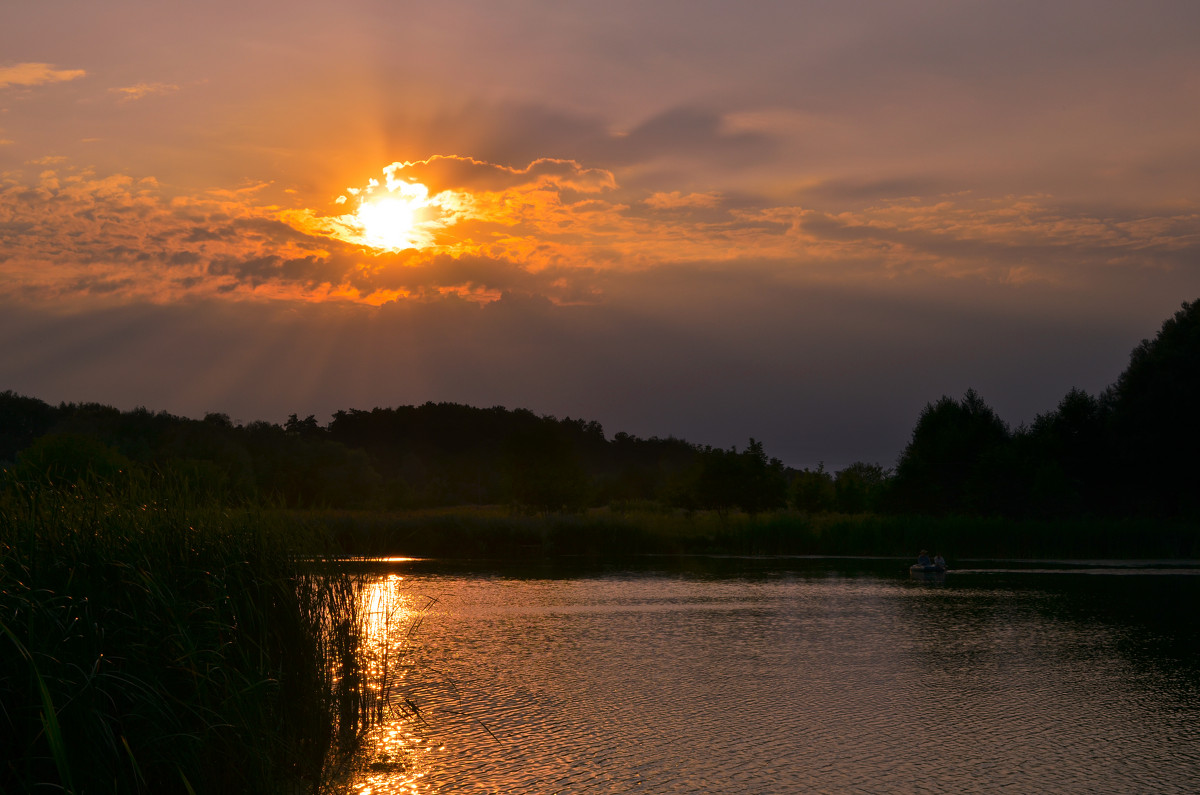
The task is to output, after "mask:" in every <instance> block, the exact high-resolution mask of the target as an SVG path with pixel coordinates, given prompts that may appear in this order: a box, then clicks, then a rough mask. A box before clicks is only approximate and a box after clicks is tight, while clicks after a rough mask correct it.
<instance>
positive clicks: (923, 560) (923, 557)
mask: <svg viewBox="0 0 1200 795" xmlns="http://www.w3.org/2000/svg"><path fill="white" fill-rule="evenodd" d="M917 565H918V566H932V565H933V561H932V560H930V559H929V550H927V549H922V550H921V554H920V556H918V557H917Z"/></svg>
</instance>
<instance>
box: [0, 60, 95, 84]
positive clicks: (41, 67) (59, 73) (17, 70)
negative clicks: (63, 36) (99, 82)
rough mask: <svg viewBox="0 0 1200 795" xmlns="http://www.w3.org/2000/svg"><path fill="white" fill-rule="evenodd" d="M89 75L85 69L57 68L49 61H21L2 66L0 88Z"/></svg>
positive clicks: (62, 81) (64, 80)
mask: <svg viewBox="0 0 1200 795" xmlns="http://www.w3.org/2000/svg"><path fill="white" fill-rule="evenodd" d="M86 75H87V72H86V71H84V70H83V69H55V68H54V65H53V64H48V63H32V62H30V63H19V64H14V65H13V66H0V88H7V87H9V86H40V85H45V84H47V83H65V82H67V81H69V80H76V79H78V78H80V77H84V76H86Z"/></svg>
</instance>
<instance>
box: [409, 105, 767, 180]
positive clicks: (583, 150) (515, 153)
mask: <svg viewBox="0 0 1200 795" xmlns="http://www.w3.org/2000/svg"><path fill="white" fill-rule="evenodd" d="M393 124H394V125H395V127H396V129H397V135H396V138H395V146H396V148H397V149H399V150H405V151H413V150H414V149H415V150H418V151H420V150H421V147H425V149H424V151H430V152H439V153H444V152H446V151H447V150H449V151H452V152H470V153H472V155H473V156H474V157H477V158H479V159H480V160H484V161H488V162H492V163H502V164H508V165H520V164H524V163H529V162H531V161H536V160H538V159H542V158H555V159H561V160H574V161H577V162H579V163H582V164H583V165H585V166H593V167H598V168H619V167H627V166H632V165H638V164H642V163H648V162H653V161H656V160H659V159H662V158H670V159H676V160H678V159H680V158H687V159H689V160H693V161H695V162H697V163H707V164H709V167H714V166H715V167H716V168H718V169H725V168H728V167H736V166H744V165H749V164H753V163H761V162H764V161H767V160H770V159H771V157H772V156H773V155H774V154H775V153H776V150H777V146H778V145H777V142H776V141H775V140H774V138H773V137H772V136H770V135H768V134H766V133H763V132H754V131H730V130H727V129H726V125H725V123H724V120H723V117H722V114H721V113H720V112H719V111H717V110H714V109H712V108H704V107H696V106H681V107H672V108H668V109H666V110H663V111H661V112H659V113H656V114H655V115H653V116H651V117H649V118H647V119H645V120H643V121H642V122H640V123H639V124H637V125H635V126H633V127H632V128H631V129H629V130H627V131H621V130H614V129H613V128H612V126H611V124H610V123H609V122H607V121H606V120H605V119H604V118H602V117H599V116H585V115H580V114H572V113H569V112H566V111H564V110H561V109H558V108H554V107H549V106H540V105H521V104H487V105H484V104H473V105H470V106H467V107H464V108H461V109H460V110H458V111H456V112H455V113H453V114H445V115H442V116H439V117H438V118H436V119H434V120H432V121H431V122H427V123H426V124H423V125H420V127H424V128H427V129H428V130H429V133H428V135H429V136H430V137H429V138H428V140H422V139H421V138H419V137H418V138H417V139H416V140H417V142H414V131H413V128H414V121H413V120H412V119H411V118H408V117H402V116H401V117H397V118H396V120H395V121H394V122H393ZM435 131H436V132H435ZM416 135H417V136H419V135H420V132H417V133H416Z"/></svg>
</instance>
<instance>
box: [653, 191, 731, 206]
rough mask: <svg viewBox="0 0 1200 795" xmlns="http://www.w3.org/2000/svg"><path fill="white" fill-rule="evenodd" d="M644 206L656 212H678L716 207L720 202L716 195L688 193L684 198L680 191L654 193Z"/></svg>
mask: <svg viewBox="0 0 1200 795" xmlns="http://www.w3.org/2000/svg"><path fill="white" fill-rule="evenodd" d="M645 201H646V204H647V205H648V206H650V207H653V208H655V209H656V210H678V209H684V208H692V207H716V206H717V204H718V203H719V202H720V201H721V197H720V195H719V194H717V193H689V194H687V195H686V196H685V195H683V193H681V192H680V191H677V190H673V191H671V192H670V193H654V194H651V196H650V197H649V198H647V199H646V200H645Z"/></svg>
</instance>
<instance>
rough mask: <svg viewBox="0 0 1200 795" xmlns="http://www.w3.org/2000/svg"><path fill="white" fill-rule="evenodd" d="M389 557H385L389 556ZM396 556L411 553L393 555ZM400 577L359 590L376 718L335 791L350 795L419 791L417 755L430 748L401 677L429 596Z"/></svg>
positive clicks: (421, 766) (406, 670)
mask: <svg viewBox="0 0 1200 795" xmlns="http://www.w3.org/2000/svg"><path fill="white" fill-rule="evenodd" d="M389 560H390V559H389ZM395 560H397V561H403V560H411V558H397V559H395ZM404 585H405V581H404V577H402V576H400V575H398V574H389V575H387V576H386V577H381V578H379V579H376V580H374V581H373V582H370V583H368V584H367V585H366V586H365V587H364V589H363V591H362V593H361V595H360V597H359V598H360V602H359V604H360V608H361V613H360V614H361V615H362V617H363V649H364V650H365V653H364V656H363V667H364V670H363V673H364V675H365V677H366V680H367V681H368V682H370V691H371V697H372V698H373V699H374V702H375V705H374V706H375V709H376V716H377V723H376V725H375V726H374V728H372V729H371V730H370V731H369V732H368V734H367V736H366V737H365V738H364V740H363V746H362V747H363V751H362V755H361V757H360V759H359V760H358V762H357V763H356V764H355V765H354V768H355V769H354V771H353V773H352V774H351V779H350V781H348V782H346V784H345V786H344V787H341V788H339V791H341V792H345V793H351V794H352V795H384V794H385V793H387V794H390V793H407V794H409V795H417V794H418V793H420V792H422V789H421V787H420V784H421V780H422V779H423V778H425V776H426V773H425V772H424V768H425V765H424V764H423V759H422V757H423V756H424V755H425V754H427V753H429V752H430V751H432V750H434V749H433V748H431V747H430V745H429V743H428V740H427V739H426V738H424V737H423V736H421V735H419V734H418V733H417V732H416V729H417V728H418V727H417V725H416V724H415V723H414V721H413V720H412V716H411V714H409V713H407V712H406V707H405V704H406V702H407V699H406V697H405V695H404V693H405V685H406V682H405V679H406V678H407V676H408V673H409V660H408V659H407V653H408V646H409V642H410V640H411V639H412V637H413V635H414V633H415V632H416V629H417V627H418V626H419V625H420V621H421V616H422V615H423V614H424V612H425V611H426V610H427V609H428V608H429V607H430V605H431V604H432V602H433V601H434V600H431V599H429V598H427V597H416V596H413V595H412V594H410V593H406V592H405V590H404Z"/></svg>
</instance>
